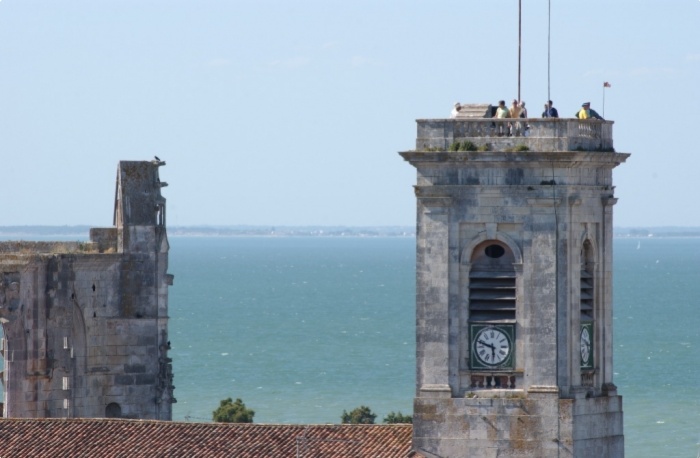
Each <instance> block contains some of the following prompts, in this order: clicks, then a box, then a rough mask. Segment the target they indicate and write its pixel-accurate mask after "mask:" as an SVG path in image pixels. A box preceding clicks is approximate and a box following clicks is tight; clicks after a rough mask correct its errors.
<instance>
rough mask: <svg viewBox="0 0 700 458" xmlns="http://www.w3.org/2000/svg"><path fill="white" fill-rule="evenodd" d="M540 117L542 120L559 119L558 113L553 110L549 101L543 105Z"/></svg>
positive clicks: (552, 105)
mask: <svg viewBox="0 0 700 458" xmlns="http://www.w3.org/2000/svg"><path fill="white" fill-rule="evenodd" d="M542 117H543V118H558V117H559V112H558V111H557V109H556V108H554V104H553V103H552V101H551V100H548V101H547V103H545V104H544V111H543V112H542Z"/></svg>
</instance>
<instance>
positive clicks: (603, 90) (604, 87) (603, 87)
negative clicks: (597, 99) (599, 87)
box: [603, 83, 605, 117]
mask: <svg viewBox="0 0 700 458" xmlns="http://www.w3.org/2000/svg"><path fill="white" fill-rule="evenodd" d="M603 117H605V83H603Z"/></svg>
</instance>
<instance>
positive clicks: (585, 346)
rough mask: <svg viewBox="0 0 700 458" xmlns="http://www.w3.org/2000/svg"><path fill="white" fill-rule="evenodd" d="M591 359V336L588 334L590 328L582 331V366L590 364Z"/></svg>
mask: <svg viewBox="0 0 700 458" xmlns="http://www.w3.org/2000/svg"><path fill="white" fill-rule="evenodd" d="M590 357H591V336H590V334H589V333H588V328H583V329H581V365H582V366H585V365H587V364H588V360H589V359H590Z"/></svg>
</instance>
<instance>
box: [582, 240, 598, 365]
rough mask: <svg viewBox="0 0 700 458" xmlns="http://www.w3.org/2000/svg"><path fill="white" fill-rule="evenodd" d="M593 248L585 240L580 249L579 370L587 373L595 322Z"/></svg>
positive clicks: (591, 361) (590, 363)
mask: <svg viewBox="0 0 700 458" xmlns="http://www.w3.org/2000/svg"><path fill="white" fill-rule="evenodd" d="M593 269H594V261H593V247H592V246H591V243H590V242H589V241H588V240H586V241H585V242H584V244H583V247H582V248H581V297H580V309H581V315H580V317H581V331H580V332H581V334H580V342H581V370H584V371H588V370H591V369H593V368H594V365H593V342H594V340H593V330H594V325H593V324H594V321H595V284H594V280H595V278H594V275H593V273H594V270H593Z"/></svg>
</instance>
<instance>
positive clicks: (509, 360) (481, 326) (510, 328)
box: [469, 323, 515, 371]
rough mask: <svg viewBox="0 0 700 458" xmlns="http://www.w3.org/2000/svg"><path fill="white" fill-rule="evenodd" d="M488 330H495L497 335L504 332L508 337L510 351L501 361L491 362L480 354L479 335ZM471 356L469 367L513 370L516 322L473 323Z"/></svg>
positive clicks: (471, 328) (489, 369) (473, 368)
mask: <svg viewBox="0 0 700 458" xmlns="http://www.w3.org/2000/svg"><path fill="white" fill-rule="evenodd" d="M488 330H493V331H494V334H495V335H500V334H503V335H504V336H505V338H506V339H507V343H508V352H507V354H506V355H504V356H503V359H502V360H501V361H498V362H497V363H495V364H491V363H488V362H486V361H485V360H484V359H482V358H481V357H480V355H479V353H478V352H479V348H478V346H477V340H478V338H479V336H481V335H482V334H483V333H485V332H487V331H488ZM469 335H470V337H471V338H470V352H469V354H470V357H469V367H470V369H472V370H488V371H511V370H514V369H515V325H514V324H487V323H472V324H470V326H469Z"/></svg>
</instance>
